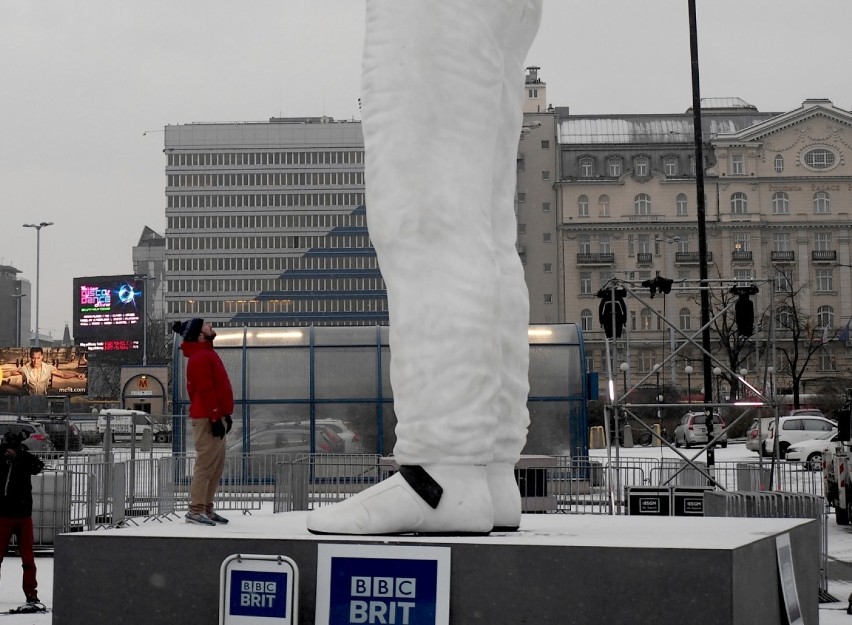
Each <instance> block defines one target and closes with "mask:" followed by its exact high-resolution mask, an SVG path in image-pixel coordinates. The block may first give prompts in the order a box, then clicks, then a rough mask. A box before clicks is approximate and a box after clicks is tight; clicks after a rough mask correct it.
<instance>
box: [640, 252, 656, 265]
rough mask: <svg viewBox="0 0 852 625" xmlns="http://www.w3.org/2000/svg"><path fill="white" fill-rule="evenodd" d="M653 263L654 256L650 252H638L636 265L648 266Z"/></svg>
mask: <svg viewBox="0 0 852 625" xmlns="http://www.w3.org/2000/svg"><path fill="white" fill-rule="evenodd" d="M653 262H654V255H653V254H652V253H651V252H639V253H638V254H636V264H637V265H650V264H652V263H653Z"/></svg>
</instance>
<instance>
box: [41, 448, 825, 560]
mask: <svg viewBox="0 0 852 625" xmlns="http://www.w3.org/2000/svg"><path fill="white" fill-rule="evenodd" d="M47 460H48V461H49V462H51V463H52V464H53V466H52V467H51V468H49V469H48V470H47V471H46V472H45V478H38V479H34V481H33V485H34V490H33V492H34V495H36V494H38V497H37V498H34V502H38V503H37V505H36V506H35V507H34V523H35V526H36V527H35V529H36V536H37V545H38V546H40V547H51V546H52V542H53V537H54V536H55V535H56V534H57V533H61V532H68V531H80V530H94V529H100V528H108V527H117V526H121V525H124V524H127V523H141V522H146V521H151V520H162V519H164V518H166V517H169V516H173V515H177V514H179V513H180V512H182V511H184V510H186V509H187V508H188V504H189V501H188V500H189V487H190V483H191V480H192V471H193V467H194V464H195V457H194V455H193V454H179V455H173V454H171V453H170V452H169V451H168V450H155V451H152V452H148V453H144V454H131V453H128V452H127V451H125V450H121V449H120V448H119V449H115V450H114V451H113V452H112V453H110V454H108V455H105V454H104V453H103V452H102V451H95V452H79V453H73V454H66V455H65V456H63V457H61V458H55V457H54V458H49V459H47ZM520 466H521V467H522V468H518V469H516V475H517V479H518V483H519V484H520V485H521V491H522V500H523V506H524V508H523V509H524V511H525V512H556V513H563V514H613V513H614V514H626V513H627V497H626V494H627V489H629V488H631V487H637V486H654V487H666V488H667V487H694V486H706V485H708V483H709V479H708V474H709V475H710V476H712V478H713V480H714V481H715V482H716V483H717V484H718V485H719V487H720V488H721V489H725V490H727V491H730V492H736V491H746V492H753V491H756V490H757V491H759V490H761V489H763V490H764V491H765V492H768V489H769V486H770V480H769V478H770V474H769V466H770V465H769V464H768V463H763V465H762V466H761V465H760V464H759V463H757V462H754V463H748V462H720V463H716V464H715V465H713V466H712V467H711V468H710V469H708V468H707V466H706V465H705V464H703V463H694V465H691V464H689V463H687V462H685V461H683V460H677V459H648V458H626V457H621V458H619V460H618V462H612V463H607V461H606V459H605V458H594V457H570V456H547V457H525V458H524V462H523V463H522V464H521V465H520ZM396 469H397V466H396V465H395V464H394V461H393V459H392V458H387V457H382V456H380V455H375V454H363V455H362V454H357V455H352V454H313V455H299V456H296V457H291V456H288V455H286V454H243V455H229V456H227V457H226V464H225V471H224V474H223V477H222V480H221V483H220V487H219V490H218V492H217V497H216V501H215V505H216V507H217V509H220V510H240V511H242V512H243V513H249V512H251V511H252V510H257V509H259V508H260V507H261V506H262V505H263V504H264V503H265V502H267V501H270V500H271V501H272V503H273V510H274V511H275V512H286V511H291V510H310V509H313V508H316V507H318V506H322V505H328V504H332V503H336V502H338V501H342V500H344V499H346V498H347V497H350V496H352V495H353V494H355V493H357V492H360V491H361V490H363V489H365V488H367V487H369V486H370V485H372V484H375V483H377V482H379V481H381V480H383V479H385V478H387V477H388V476H389V475H391V474H392V473H393V472H394V471H395V470H396ZM47 476H50V477H49V478H48V477H47ZM773 477H774V479H773V480H772V490H773V491H775V492H791V493H802V494H806V495H812V496H813V497H814V498H815V499H818V500H820V501H822V494H823V493H822V488H823V484H822V478H821V474H820V472H819V471H812V470H810V467H808V466H806V465H804V464H802V463H790V462H784V463H781V464H779V465H776V467H775V472H774V475H773ZM721 492H723V491H721Z"/></svg>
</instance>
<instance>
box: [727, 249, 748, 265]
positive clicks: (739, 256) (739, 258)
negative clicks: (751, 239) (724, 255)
mask: <svg viewBox="0 0 852 625" xmlns="http://www.w3.org/2000/svg"><path fill="white" fill-rule="evenodd" d="M752 260H753V259H752V256H751V250H734V251H733V252H731V261H732V262H735V263H750V262H752Z"/></svg>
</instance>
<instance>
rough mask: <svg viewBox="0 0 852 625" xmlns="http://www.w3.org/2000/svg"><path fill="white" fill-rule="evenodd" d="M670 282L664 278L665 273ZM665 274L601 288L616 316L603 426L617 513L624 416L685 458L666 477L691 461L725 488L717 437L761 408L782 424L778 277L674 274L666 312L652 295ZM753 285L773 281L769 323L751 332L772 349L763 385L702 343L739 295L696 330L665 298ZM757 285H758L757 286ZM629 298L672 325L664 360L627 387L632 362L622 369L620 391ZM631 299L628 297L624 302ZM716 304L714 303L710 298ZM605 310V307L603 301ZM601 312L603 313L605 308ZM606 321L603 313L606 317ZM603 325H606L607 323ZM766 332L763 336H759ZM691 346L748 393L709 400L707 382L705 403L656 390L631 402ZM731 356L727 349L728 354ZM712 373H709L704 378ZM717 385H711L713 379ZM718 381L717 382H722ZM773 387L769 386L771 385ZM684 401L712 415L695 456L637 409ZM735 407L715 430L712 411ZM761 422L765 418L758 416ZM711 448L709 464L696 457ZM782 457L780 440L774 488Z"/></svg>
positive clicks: (626, 354) (626, 351) (668, 286)
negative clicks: (621, 309)
mask: <svg viewBox="0 0 852 625" xmlns="http://www.w3.org/2000/svg"><path fill="white" fill-rule="evenodd" d="M662 280H663V281H664V284H665V282H668V281H666V280H665V279H664V278H663V279H662ZM660 284H661V283H660V276H659V272H657V278H656V279H655V280H654V281H642V282H640V281H633V280H622V279H618V278H612V279H610V280H609V281H608V282H607V283H606V284H605V285H604V287H603V288H602V289H601V290H600V291H599V292H598V295H599V296H600V297H601V298H602V299H605V298H607V296H608V302H606V303H609V304H610V305H609V306H608V307H607V309H608V312H607V314H611V315H612V318H611V319H610V320H609V321H610V322H611V325H610V328H611V329H612V332H611V333H612V336H608V335H609V333H610V332H606V333H605V339H604V340H605V347H606V351H605V361H606V376H607V400H608V401H607V403H606V404H605V407H604V431H605V438H606V450H607V460H608V466H609V467H610V473H611V475H610V478H611V479H609V480H607V482H608V484H609V500H610V509H611V510H612V511H613V513H617V512H618V511H620V506H617V505H615V493H616V492H617V493H619V496H620V492H621V488H620V485H619V484H618V483H617V480H618V471H616V472H615V473H616V475H615V478H614V479H613V476H612V467H613V462H612V460H613V439H615V460H616V465H617V463H618V461H619V450H620V447H621V445H620V444H619V443H618V430H619V421H620V419H622V418H623V419H624V421H625V423H629V424H631V425H633V424H636V425H638V426H639V427H640V429H642V430H644V431H645V432H647V433H648V434H649V435H650V436H651V437H652V440H656V441H659V444H660V446H661V447H662V446H665V447H667V448H669V449H671V450H673V451H674V452H675V453H676V454H677V455H678V456H679V457H680V458H681V459H682V460H683V461H684V464H683V466H682V468H681V469H680V470H677V471H675V472H673V473H672V475H671V476H669V477H668V479H667V481H666V483H669V482H671V481H672V480H674V479H675V478H676V477H677V475H678V474H679V473H680V472H681V471H683V470H685V469H687V468H688V467H692V468H693V469H695V470H696V471H698V472H699V473H700V474H702V475H703V476H704V477H705V478H706V479H707V483H708V485H710V486H713V487H716V488H720V489H722V490H724V488H723V487H722V485H720V484H719V483H718V482H717V481H716V480H715V479H714V477H713V465H714V463H715V460H714V453H713V450H714V448H715V446H716V444H717V443H718V441H719V440H720V439H721V438H722V437H723V436H725V435H726V434H727V432H728V431H729V430H731V429H732V428H733V427H734V426H735V425H736V424H737V423H739V422H740V421H742V420H743V419H744V418H746V417H747V416H749V415H750V414H751V413H752V412H753V411H754V410H755V409H756V408H758V409H759V408H772V409H774V416H775V421H776V428H777V427H778V418H779V410H778V403H777V399H776V392H775V380H774V368H772V367H771V366H770V364H769V362H770V361H771V362H772V363H774V362H775V283H774V281H773V280H771V279H762V280H748V281H744V280H733V279H716V280H672V281H670V282H668V284H665V290H664V291H661V296H662V297H663V298H664V299H663V310H662V312H660V311H658V310H656V308H655V307H654V306H652V305H651V303H650V302H649V299H653V297H655V291H657V290H658V289H659V288H660ZM744 286H745V287H749V288H752V290H751V292H752V293H756V292H757V291H759V289H760V287H761V286H763V287H766V286H768V287H769V292H770V298H769V301H770V305H769V311H768V312H769V328H768V329H767V330H764V331H762V332H758V331H755V333H754V334H753V335H752V336H750V337H748V338H747V339H746V340H747V341H753V342H754V349H755V350H759V348H760V345H761V342H762V343H763V346H764V347H763V353H764V354H765V355H767V357H765V358H764V363H763V376H762V377H763V385H762V389H763V390H762V389H758V388H756V386H755V385H752V384H750V383H749V382H748V381H747V380H746V379H745V376H744V375H743V373H742V372H740V371H735V370H733V369H732V368H731V366H730V364H729V363H728V362H727V358H720V356H719V355H714V354H713V353H712V352H709V351H707V350H705V349H704V347H703V345H702V340H701V338H702V333H703V332H704V330H705V328H711V327H712V326H713V324H714V322H715V321H716V320H718V319H719V318H721V317H722V316H724V315H726V314H727V313H728V312H729V311H730V310H732V309H733V308H734V307H735V305H736V300H735V299H734V298H731V300H730V301H728V302H727V303H726V304H725V305H724V306H721V307H719V308H718V310H716V311H711V315H710V318H709V320H708V322H707V323H706V324H704V325H702V326H701V327H699V328H698V329H697V330H695V331H691V330H682V329H681V328H679V327H678V326H677V325H675V324H674V323H672V322H671V321H670V320H669V313H668V310H667V306H668V300H667V299H665V298H667V297H672V298H673V297H674V295H676V294H681V295H683V294H686V295H692V296H697V295H699V294H700V293H701V291H702V289H708V292H709V293H713V292H718V293H721V292H723V291H731V289H732V288H741V287H744ZM648 287H650V293H649V295H648V299H646V298H645V297H644V296H643V295H644V294H643V293H642V292H641V291H640V290H639V289H640V288H648ZM754 287H756V288H754ZM625 296H626V298H629V299H630V300H632V301H635V302H636V303H637V304H638V305H639V307H640V309H647V310H649V311H650V312H651V314H652V319H653V318H654V317H656V318H657V320H658V321H657V323H658V326H662V327H664V328H665V329H667V330H668V333H669V350H668V352H669V353H668V354H667V355H665V349H664V357H663V360H662V362H661V363H658V364H656V365H655V366H654V367H653V368H652V370H651V371H649V372H645V373H644V374H642V373H640V379H638V381H635V382H633V384H632V385H631V386H629V387H628V383H627V370H628V369H629V364H628V368H627V369H621V371H622V373H623V375H624V388H623V392H622V393H621V394H619V393H618V392H617V391H616V387H617V379H616V375H617V374H616V368H615V363H616V362H617V360H618V355H619V351H618V347H619V343H621V346H622V351H623V353H624V362H626V363H629V361H630V341H631V337H630V324H629V323H627V318H628V316H627V315H626V310H627V309H629V306H626V309H625V319H624V321H625V324H624V325H625V328H624V332H623V333H622V332H619V331H618V330H619V328H618V325H617V323H618V319H617V309H618V300H619V299H621V300H622V301H624V300H625ZM720 299H721V298H716V301H719V300H720ZM625 304H626V302H625ZM711 306H712V303H711ZM601 310H602V311H603V310H604V307H603V306H602V308H601ZM601 314H604V313H603V312H602V313H601ZM601 321H602V322H603V321H604V320H603V319H602V320H601ZM602 325H604V324H603V323H602ZM621 334H623V336H620V335H621ZM760 334H762V335H763V336H762V337H761V336H759V335H760ZM675 337H680V338H681V341H680V342H678V341H677V340H676V338H675ZM662 342H663V345H665V340H663V341H662ZM690 347H692V348H695V349H697V350H698V352H699V353H700V354H701V356H702V357H703V356H706V357H707V358H706V359H705V358H702V360H703V361H704V362H705V363H706V362H708V361H709V362H710V363H711V367H712V370H714V371H715V372H716V375H717V379H718V375H720V374H721V373H722V372H724V373H725V374H726V377H727V378H728V379H729V380H737V381H738V382H739V383H740V384H741V385H742V387H745V388H747V389H748V391H749V397H748V399H744V398H740V399H739V400H736V401H733V402H722V401H721V397H718V393H717V396H716V397H715V401H707V398H708V397H711V398H712V388H710V389H706V388H705V393H704V395H705V397H704V401H702V402H701V403H693V402H692V401H691V397H690V398H689V402H690V403H688V404H684V403H683V402H677V403H664V402H663V401H662V400H661V398H660V396H657V397H656V399H657V400H659V401H656V402H654V403H651V404H646V403H632V402H630V401H629V399H630V396H631V394H632V393H633V392H634V391H635V390H637V389H639V388H640V387H642V386H643V385H644V384H645V383H646V382H647V381H648V380H650V379H651V378H652V377H654V376H656V377H657V388H658V389H659V377H658V376H659V375H660V374H661V372H665V371H666V367H669V368H672V371H674V367H675V364H676V361H677V357H678V356H679V355H680V354H682V353H683V352H684V350H686V349H689V348H690ZM724 355H725V356H727V352H725V354H724ZM672 379H675V376H674V375H672ZM706 379H707V377H706V376H705V380H706ZM711 386H712V385H711ZM717 386H718V385H717ZM767 389H768V390H767ZM690 392H691V389H687V393H688V394H689V393H690ZM679 407H684V408H685V407H689V408H690V409H691V410H692V411H703V412H704V413H705V414H707V415H708V418H707V427H708V442H707V443H706V444H705V445H704V446H703V447H701V448H700V449H698V451H697V452H696V453H695V454H694V455H693V456H692V457H687V455H686V454H684V453H682V452H681V451H680V449H678V448H677V447H676V446H675V445H673V444H672V442H671V441H669V440H667V439H666V438H665V437H663V436H662V435H661V433H660V432H659V431H658V430H657V429H655V428H654V427H652V426H650V425H648V424H647V423H645V421H644V420H643V419H642V418H641V417H640V416H639V415H637V414H636V412H635V411H636V410H637V409H639V408H651V409H656V410H657V411H658V413H657V414H658V417H659V410H661V409H663V408H679ZM722 407H726V408H732V407H733V408H735V409H741V412H740V414H738V415H736V417H735V418H733V419H731V420H730V422H729V423H727V424H726V426H725V428H724V429H723V430H721V431H719V432H716V431H715V428H714V427H713V419H712V417H711V415H712V414H713V412H714V410H716V411H718V409H719V408H722ZM758 422H759V423H761V422H762V420H758ZM613 429H615V430H616V431H615V436H613ZM758 436H759V437H760V440H761V447H762V436H763V433H762V432H759V434H758ZM705 452H706V453H707V463H706V468H705V467H704V466H703V463H702V464H699V463H697V459H698V458H699V457H700V456H701V454H703V453H705ZM758 457H759V459H760V464H761V468H762V464H763V461H764V456H763V450H762V449H761V450H760V451H759V453H758ZM778 460H779V448H778V445H776V446H775V452H774V455H773V458H772V461H771V467H770V478H769V489H770V490H771V489H772V488H773V477H774V473H775V467H776V464H777V462H778Z"/></svg>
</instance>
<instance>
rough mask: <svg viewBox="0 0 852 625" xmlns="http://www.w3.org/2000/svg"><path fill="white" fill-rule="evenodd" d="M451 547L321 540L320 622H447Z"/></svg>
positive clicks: (381, 624) (386, 624) (330, 624)
mask: <svg viewBox="0 0 852 625" xmlns="http://www.w3.org/2000/svg"><path fill="white" fill-rule="evenodd" d="M449 614H450V549H449V548H448V547H414V546H412V547H409V546H393V545H345V544H334V545H319V547H318V551H317V597H316V621H315V623H316V625H361V624H364V625H368V624H369V625H448V624H449Z"/></svg>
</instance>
